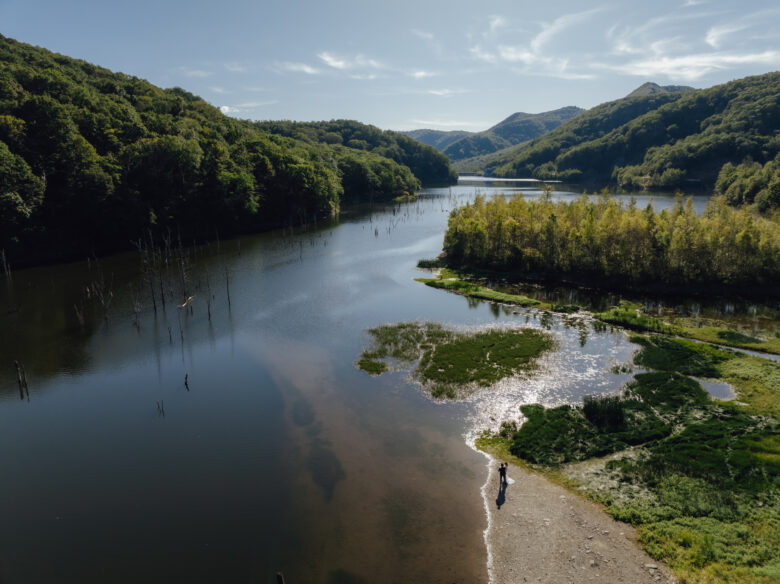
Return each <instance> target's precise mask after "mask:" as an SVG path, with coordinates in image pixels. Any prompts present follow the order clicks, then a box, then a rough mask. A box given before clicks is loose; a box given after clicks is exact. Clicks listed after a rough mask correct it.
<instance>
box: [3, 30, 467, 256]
mask: <svg viewBox="0 0 780 584" xmlns="http://www.w3.org/2000/svg"><path fill="white" fill-rule="evenodd" d="M314 126H316V125H312V127H314ZM323 127H327V128H328V131H327V132H325V133H324V135H321V136H320V135H317V134H316V133H314V134H313V135H310V136H308V135H307V137H306V138H305V140H301V139H294V138H289V137H284V136H281V135H278V134H272V133H270V132H269V131H268V130H266V129H264V128H263V126H262V124H255V123H252V122H248V121H241V120H235V119H232V118H229V117H227V116H225V115H223V114H222V113H221V112H219V110H217V109H216V108H214V107H212V106H211V105H209V104H207V103H206V102H205V101H203V100H202V99H201V98H199V97H197V96H194V95H192V94H190V93H188V92H186V91H184V90H182V89H178V88H174V89H165V90H163V89H160V88H158V87H155V86H154V85H152V84H150V83H148V82H146V81H144V80H142V79H138V78H136V77H131V76H128V75H124V74H121V73H113V72H111V71H108V70H106V69H103V68H100V67H97V66H95V65H92V64H90V63H86V62H84V61H79V60H75V59H71V58H68V57H65V56H62V55H58V54H55V53H52V52H50V51H47V50H44V49H41V48H37V47H32V46H30V45H27V44H24V43H19V42H17V41H14V40H12V39H8V38H5V37H2V36H0V248H2V249H4V250H5V253H6V255H7V257H8V258H10V261H11V262H12V263H14V264H16V265H18V264H19V263H23V262H31V261H49V260H56V259H64V258H68V257H83V256H84V255H90V254H93V253H103V252H108V251H113V250H117V249H125V248H128V247H130V246H131V241H133V240H136V239H137V238H138V237H140V236H147V234H148V232H149V231H153V232H155V233H159V234H164V233H172V234H173V235H174V236H181V237H182V238H185V240H186V241H190V240H191V238H209V237H215V236H216V235H217V234H218V233H219V234H224V235H227V234H232V233H238V232H247V231H257V230H262V229H268V228H271V227H277V226H284V225H294V224H296V225H297V224H301V223H305V222H308V221H311V220H312V219H315V218H316V217H319V216H324V215H330V214H334V213H336V212H338V210H339V208H340V205H341V204H342V203H344V202H355V201H359V200H366V199H370V198H390V197H396V196H399V195H406V194H412V193H414V192H415V191H417V190H418V189H419V188H420V185H421V182H448V181H449V182H451V181H452V180H453V179H454V173H453V172H452V171H451V169H450V167H449V164H448V162H447V159H446V158H445V157H444V156H443V155H441V154H440V153H439V152H437V151H436V150H435V149H434V148H432V147H429V146H425V145H422V144H420V143H418V142H415V141H413V140H411V139H409V138H407V137H405V136H403V135H401V134H395V133H392V132H381V131H380V130H378V129H376V128H373V127H371V126H365V125H362V124H358V123H357V122H346V121H339V122H327V123H325V124H323ZM345 138H346V139H345ZM410 167H412V170H410ZM415 174H416V175H417V176H415Z"/></svg>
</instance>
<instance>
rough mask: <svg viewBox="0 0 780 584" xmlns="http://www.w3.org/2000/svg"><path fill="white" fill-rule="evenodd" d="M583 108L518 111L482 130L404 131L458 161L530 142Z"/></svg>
mask: <svg viewBox="0 0 780 584" xmlns="http://www.w3.org/2000/svg"><path fill="white" fill-rule="evenodd" d="M583 111H585V110H583V109H580V108H578V107H574V106H568V107H563V108H560V109H557V110H554V111H550V112H544V113H540V114H527V113H522V112H518V113H515V114H512V115H511V116H509V117H508V118H506V119H505V120H502V121H501V122H499V123H497V124H496V125H495V126H493V127H492V128H488V129H487V130H485V131H483V132H473V133H470V132H439V131H437V130H412V131H410V132H403V133H404V134H406V135H407V136H410V137H412V138H415V139H416V140H420V141H422V142H424V143H425V144H430V145H432V146H435V147H436V148H438V149H439V150H441V151H442V152H443V153H444V154H445V155H446V156H447V157H448V158H449V159H450V160H451V161H453V162H455V161H458V160H463V159H465V158H472V157H475V156H483V155H486V154H490V153H492V152H496V151H498V150H502V149H504V148H508V147H510V146H514V145H515V144H519V143H521V142H527V141H528V140H532V139H533V138H536V137H538V136H541V135H542V134H544V133H546V132H549V131H550V130H552V129H554V128H557V127H558V126H560V125H561V124H562V123H563V122H566V121H568V120H570V119H572V118H573V117H575V116H577V115H579V114H580V113H582V112H583Z"/></svg>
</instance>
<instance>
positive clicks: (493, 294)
mask: <svg viewBox="0 0 780 584" xmlns="http://www.w3.org/2000/svg"><path fill="white" fill-rule="evenodd" d="M417 281H418V282H422V283H423V284H425V285H426V286H430V287H431V288H438V289H439V290H447V291H449V292H455V293H456V294H461V295H463V296H469V297H471V298H478V299H480V300H491V301H493V302H504V303H506V304H514V305H516V306H534V307H541V305H542V304H543V303H542V302H541V301H539V300H534V299H533V298H528V297H527V296H521V295H519V294H507V293H506V292H498V291H497V290H491V289H490V288H486V287H485V286H480V285H478V284H474V283H472V282H467V281H465V280H440V279H437V278H419V279H417Z"/></svg>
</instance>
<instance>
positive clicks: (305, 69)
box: [279, 62, 322, 75]
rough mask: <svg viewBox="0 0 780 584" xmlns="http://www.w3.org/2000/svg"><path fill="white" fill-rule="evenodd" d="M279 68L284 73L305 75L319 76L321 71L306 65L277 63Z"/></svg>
mask: <svg viewBox="0 0 780 584" xmlns="http://www.w3.org/2000/svg"><path fill="white" fill-rule="evenodd" d="M279 66H280V67H281V68H282V69H284V70H285V71H290V72H292V73H306V75H319V74H320V73H321V72H322V71H320V70H319V69H317V68H315V67H312V66H311V65H307V64H306V63H290V62H285V63H279Z"/></svg>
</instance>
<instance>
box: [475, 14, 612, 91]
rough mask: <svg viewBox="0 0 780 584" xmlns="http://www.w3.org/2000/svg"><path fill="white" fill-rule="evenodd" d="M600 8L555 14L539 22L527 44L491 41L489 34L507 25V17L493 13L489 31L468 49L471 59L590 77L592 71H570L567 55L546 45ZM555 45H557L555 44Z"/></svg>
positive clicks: (540, 72) (555, 74)
mask: <svg viewBox="0 0 780 584" xmlns="http://www.w3.org/2000/svg"><path fill="white" fill-rule="evenodd" d="M602 10H603V8H593V9H590V10H585V11H583V12H577V13H574V14H566V15H564V16H561V17H559V18H556V19H555V20H554V21H552V22H551V23H542V24H541V25H540V28H541V30H538V32H537V33H536V35H535V36H534V37H532V38H531V40H530V41H528V43H527V44H522V45H509V44H505V43H504V44H495V45H493V43H492V42H491V41H490V38H489V37H490V36H491V35H492V34H493V33H494V32H496V30H498V29H499V28H501V27H504V26H506V20H505V19H503V18H502V17H493V18H492V19H491V21H490V31H489V32H488V33H487V34H485V35H483V37H482V40H483V42H484V43H485V45H487V47H486V46H484V45H483V44H474V45H473V46H471V47H470V48H469V52H470V53H471V56H472V57H473V58H474V59H477V60H479V61H483V62H485V63H491V64H496V63H506V64H510V65H522V66H523V67H524V68H522V69H513V71H515V72H517V73H523V74H529V75H547V76H550V77H561V78H565V79H591V78H593V74H592V73H573V72H571V71H569V69H568V67H569V60H568V59H567V58H563V57H559V56H556V55H555V54H548V52H547V51H546V49H547V48H548V46H549V45H551V44H552V42H553V40H554V38H555V37H556V36H557V35H559V34H561V33H562V32H563V31H565V30H566V29H568V28H570V27H573V26H576V25H579V24H582V23H584V22H585V21H587V20H588V19H590V18H591V17H592V16H593V15H594V14H596V13H598V12H600V11H602ZM556 48H557V47H556Z"/></svg>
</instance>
